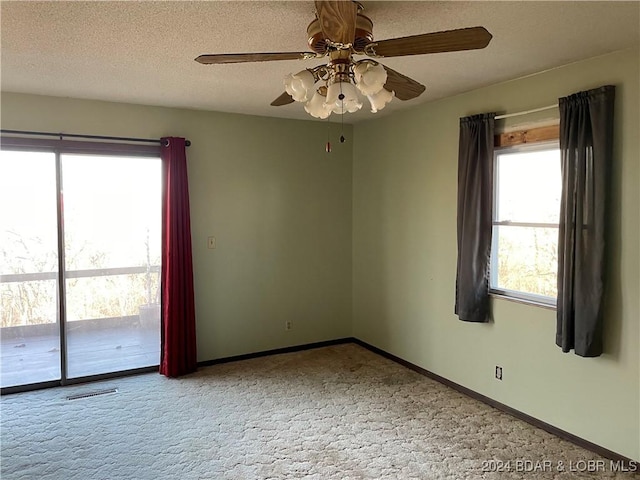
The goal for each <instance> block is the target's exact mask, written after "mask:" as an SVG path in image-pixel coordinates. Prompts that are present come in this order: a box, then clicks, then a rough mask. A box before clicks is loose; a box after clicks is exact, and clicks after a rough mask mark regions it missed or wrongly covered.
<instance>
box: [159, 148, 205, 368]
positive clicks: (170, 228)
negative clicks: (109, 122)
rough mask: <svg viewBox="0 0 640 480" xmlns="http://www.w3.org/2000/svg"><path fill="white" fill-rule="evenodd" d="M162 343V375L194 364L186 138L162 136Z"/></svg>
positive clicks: (195, 365) (195, 360)
mask: <svg viewBox="0 0 640 480" xmlns="http://www.w3.org/2000/svg"><path fill="white" fill-rule="evenodd" d="M161 158H162V179H163V186H162V277H161V282H162V344H161V350H160V373H162V374H163V375H166V376H167V377H178V376H180V375H184V374H186V373H190V372H193V371H195V370H196V368H197V358H196V321H195V306H194V298H193V263H192V258H191V221H190V216H189V187H188V181H187V157H186V152H185V139H184V138H174V137H169V138H163V139H162V149H161Z"/></svg>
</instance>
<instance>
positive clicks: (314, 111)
mask: <svg viewBox="0 0 640 480" xmlns="http://www.w3.org/2000/svg"><path fill="white" fill-rule="evenodd" d="M326 99H327V97H325V96H324V95H320V92H317V91H316V93H315V95H314V96H313V97H311V100H309V101H308V102H307V103H306V104H305V106H304V109H305V111H306V112H307V113H308V114H309V115H311V116H312V117H315V118H322V119H324V118H327V117H328V116H329V115H331V108H330V106H327V105H326V104H325V101H326Z"/></svg>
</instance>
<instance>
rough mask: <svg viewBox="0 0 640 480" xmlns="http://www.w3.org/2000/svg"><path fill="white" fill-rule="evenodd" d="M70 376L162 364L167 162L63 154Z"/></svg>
mask: <svg viewBox="0 0 640 480" xmlns="http://www.w3.org/2000/svg"><path fill="white" fill-rule="evenodd" d="M62 173H63V175H62V189H63V192H64V245H65V294H66V320H67V322H66V340H67V365H68V367H67V375H68V377H69V378H76V377H85V376H89V375H97V374H102V373H108V372H112V371H118V370H128V369H132V368H140V367H148V366H151V365H158V363H159V358H160V291H159V271H160V197H161V190H160V188H161V183H160V161H159V160H157V159H156V160H153V159H149V158H141V157H111V156H109V157H104V156H94V155H62Z"/></svg>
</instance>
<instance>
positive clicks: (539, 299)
mask: <svg viewBox="0 0 640 480" xmlns="http://www.w3.org/2000/svg"><path fill="white" fill-rule="evenodd" d="M553 149H558V150H559V149H560V144H559V141H558V140H553V141H546V142H536V143H530V144H523V145H515V146H513V145H510V146H506V147H499V148H496V149H495V150H494V153H493V206H492V216H491V229H492V236H491V264H490V267H489V275H490V278H489V294H490V295H492V296H495V297H502V298H505V299H508V300H514V301H518V302H522V303H527V304H531V305H538V306H542V307H546V308H552V309H555V308H556V304H557V298H554V297H549V296H546V295H539V294H536V293H529V292H523V291H520V290H510V289H506V288H498V287H494V285H497V283H498V255H497V251H498V238H499V237H498V235H497V233H496V232H497V229H496V227H498V226H513V227H534V228H535V227H538V228H559V224H557V223H542V222H512V221H510V220H507V221H498V220H497V219H498V213H499V212H498V185H499V183H498V182H499V180H500V172H499V169H498V156H499V155H503V154H505V153H523V152H536V151H544V150H553Z"/></svg>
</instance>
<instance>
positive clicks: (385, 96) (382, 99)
mask: <svg viewBox="0 0 640 480" xmlns="http://www.w3.org/2000/svg"><path fill="white" fill-rule="evenodd" d="M394 95H395V92H390V91H389V90H387V89H386V88H383V89H382V90H380V91H379V92H378V93H374V94H373V95H367V98H368V99H369V103H370V104H371V113H376V112H377V111H378V110H382V109H383V108H384V107H385V105H386V104H387V103H389V102H390V101H391V99H392V98H393V97H394Z"/></svg>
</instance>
